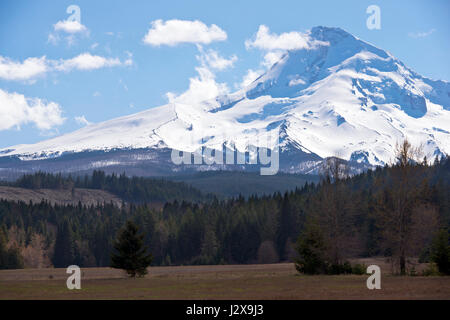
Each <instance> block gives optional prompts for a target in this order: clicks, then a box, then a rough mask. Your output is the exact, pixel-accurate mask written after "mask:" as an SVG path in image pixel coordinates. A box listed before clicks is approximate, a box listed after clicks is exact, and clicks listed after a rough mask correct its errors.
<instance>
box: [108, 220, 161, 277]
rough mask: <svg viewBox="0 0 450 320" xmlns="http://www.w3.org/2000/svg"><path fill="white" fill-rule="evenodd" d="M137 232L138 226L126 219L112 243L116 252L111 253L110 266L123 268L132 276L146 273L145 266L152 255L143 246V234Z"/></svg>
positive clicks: (150, 260) (140, 275)
mask: <svg viewBox="0 0 450 320" xmlns="http://www.w3.org/2000/svg"><path fill="white" fill-rule="evenodd" d="M138 232H139V230H138V227H137V226H136V225H135V224H134V223H133V222H131V221H128V222H127V223H126V225H125V227H124V228H123V229H122V230H121V231H120V232H119V235H118V236H117V239H116V241H115V243H114V245H113V246H114V249H115V251H116V253H112V255H111V267H112V268H117V269H123V270H125V271H126V272H127V273H128V275H129V276H130V277H133V278H135V277H136V276H139V277H142V276H144V275H145V274H147V267H148V266H149V265H150V264H151V262H152V256H151V254H147V247H146V246H144V235H142V234H139V233H138Z"/></svg>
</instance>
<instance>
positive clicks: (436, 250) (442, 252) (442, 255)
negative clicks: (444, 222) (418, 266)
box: [431, 229, 450, 275]
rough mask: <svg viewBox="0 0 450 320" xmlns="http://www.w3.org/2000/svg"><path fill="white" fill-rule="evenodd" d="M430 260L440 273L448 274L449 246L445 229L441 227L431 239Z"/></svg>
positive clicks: (449, 267)
mask: <svg viewBox="0 0 450 320" xmlns="http://www.w3.org/2000/svg"><path fill="white" fill-rule="evenodd" d="M431 260H432V261H433V262H434V263H436V265H437V267H438V269H439V272H440V273H443V274H447V275H448V274H450V246H449V245H448V232H447V230H444V229H441V230H440V231H439V232H438V234H437V235H436V237H435V238H434V239H433V244H432V248H431Z"/></svg>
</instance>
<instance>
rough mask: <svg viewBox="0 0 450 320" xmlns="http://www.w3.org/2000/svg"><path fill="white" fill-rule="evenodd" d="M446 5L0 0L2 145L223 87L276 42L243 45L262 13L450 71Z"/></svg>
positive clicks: (270, 27)
mask: <svg viewBox="0 0 450 320" xmlns="http://www.w3.org/2000/svg"><path fill="white" fill-rule="evenodd" d="M70 5H77V6H78V7H79V8H80V20H79V24H75V25H74V24H72V25H68V24H65V22H66V21H68V19H69V17H70V16H71V14H69V13H67V12H66V9H67V8H68V7H69V6H70ZM369 5H378V6H379V7H380V10H381V29H379V30H369V29H368V28H367V26H366V20H367V18H368V16H369V15H368V14H367V13H366V8H367V7H368V6H369ZM449 9H450V2H449V1H448V0H435V1H411V0H410V1H376V0H371V1H360V0H354V1H350V0H348V1H333V0H330V1H320V0H316V1H298V0H297V1H282V0H278V1H273V0H272V1H262V0H258V1H212V0H208V1H199V0H196V1H186V0H185V1H155V0H152V1H137V0H135V1H73V0H71V1H52V0H49V1H20V0H19V1H17V0H15V1H12V0H6V1H1V2H0V117H1V119H0V147H7V146H11V145H15V144H22V143H34V142H37V141H40V140H44V139H47V138H49V137H52V136H55V135H59V134H63V133H66V132H70V131H73V130H76V129H78V128H81V127H82V126H84V125H86V123H87V122H91V123H95V122H100V121H104V120H107V119H111V118H115V117H118V116H122V115H127V114H131V113H135V112H139V111H142V110H145V109H148V108H151V107H155V106H158V105H162V104H165V103H167V102H168V101H169V98H168V95H167V93H168V92H171V93H172V94H171V98H170V99H177V98H178V99H182V98H183V99H199V98H200V97H197V96H196V91H195V90H196V86H197V87H198V88H197V92H198V91H199V90H200V91H202V92H204V91H208V90H210V91H208V92H209V94H213V93H214V92H216V91H218V92H232V91H234V90H236V89H238V88H239V85H240V84H241V83H242V82H243V79H244V77H246V76H249V77H248V79H250V78H251V76H255V75H256V74H258V73H261V72H263V71H264V70H265V69H266V68H267V65H268V63H269V62H270V61H271V59H270V58H272V59H273V57H274V56H276V54H275V53H277V52H279V51H280V50H269V49H267V48H263V47H262V46H258V45H256V44H255V42H254V45H253V46H252V45H247V46H246V45H245V43H246V41H247V43H249V42H251V41H254V40H255V39H257V35H256V34H257V32H258V30H261V29H260V26H261V25H264V26H266V27H267V29H266V31H267V33H268V34H269V35H271V36H273V37H275V38H276V37H279V36H281V35H282V34H284V33H290V32H298V33H304V32H306V31H307V30H309V29H311V28H312V27H314V26H318V25H324V26H332V27H341V28H343V29H345V30H347V31H348V32H350V33H352V34H354V35H355V36H357V37H359V38H361V39H363V40H365V41H368V42H370V43H372V44H374V45H376V46H378V47H381V48H383V49H385V50H387V51H389V52H390V53H391V54H393V55H394V56H396V57H397V58H399V59H400V60H402V61H403V62H404V63H405V64H406V65H407V66H409V67H410V68H412V69H413V70H415V71H417V72H418V73H420V74H422V75H424V76H427V77H431V78H434V79H443V80H450V61H449V59H448V54H447V53H448V52H449V51H450V42H449V40H448V39H450V22H449V16H448V14H449V12H450V10H449ZM158 20H160V21H159V22H155V21H158ZM174 21H178V22H179V21H181V23H178V24H176V23H173V22H174ZM194 21H197V22H196V23H194ZM58 22H60V24H58ZM152 23H153V24H152ZM174 28H175V29H174ZM177 28H178V29H177ZM180 28H181V29H183V28H184V30H191V31H192V32H190V33H188V34H187V33H186V32H183V30H180ZM190 28H192V29H190ZM151 30H153V33H151V36H150V37H149V40H148V41H147V43H146V41H145V40H144V39H145V37H146V35H148V33H149V31H151ZM170 30H177V32H180V34H179V35H177V36H176V37H175V36H174V32H169V36H167V32H168V31H170ZM202 30H203V31H202ZM158 32H159V34H158ZM202 32H203V33H202ZM183 37H185V38H183ZM183 39H184V40H183ZM158 41H159V42H158ZM269 52H271V53H274V54H273V55H272V56H270V55H269V56H267V54H268V53H269ZM249 70H250V72H249ZM190 86H191V87H190ZM208 92H207V93H208ZM183 94H185V95H183ZM5 106H6V107H5ZM2 109H3V110H2ZM18 110H19V111H18Z"/></svg>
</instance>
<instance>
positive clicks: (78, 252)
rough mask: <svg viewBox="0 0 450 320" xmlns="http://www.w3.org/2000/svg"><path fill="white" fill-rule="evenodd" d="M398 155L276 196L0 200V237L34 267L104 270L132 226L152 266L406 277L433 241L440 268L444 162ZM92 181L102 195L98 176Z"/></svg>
mask: <svg viewBox="0 0 450 320" xmlns="http://www.w3.org/2000/svg"><path fill="white" fill-rule="evenodd" d="M401 148H402V147H399V150H398V153H397V156H398V159H397V161H396V163H395V164H393V165H390V166H385V167H378V168H376V169H375V170H370V171H367V172H364V173H361V174H359V175H356V176H351V177H350V176H349V175H348V173H347V171H346V166H345V162H343V161H341V160H340V159H338V158H331V159H329V160H328V161H327V162H326V164H325V167H324V171H323V175H322V180H321V182H320V183H317V184H312V183H310V184H308V183H306V184H305V185H304V186H303V187H301V188H297V189H295V190H292V191H290V192H286V193H284V194H281V193H274V194H272V195H266V196H251V197H248V198H244V197H237V198H232V199H227V200H218V199H214V198H213V199H211V200H210V201H206V202H192V201H178V200H173V201H169V202H166V204H165V205H164V207H163V208H161V209H155V208H154V207H151V206H149V205H148V204H146V203H128V204H127V205H124V206H122V207H120V208H119V207H116V206H114V205H112V204H107V203H105V204H99V205H96V206H94V205H91V206H86V205H83V204H81V203H79V204H78V205H52V204H50V203H48V202H45V201H42V202H40V203H24V202H12V201H6V200H1V201H0V225H1V228H0V229H1V230H0V234H1V235H2V237H3V238H4V239H5V240H4V243H6V245H5V248H9V249H11V248H17V250H16V252H20V253H21V256H22V259H23V264H24V265H25V266H33V267H37V266H51V265H53V266H55V267H66V266H68V265H70V264H77V265H79V266H82V267H83V266H84V267H88V266H98V267H102V266H109V265H110V262H111V261H110V254H111V252H113V251H114V250H113V244H114V239H115V238H116V236H117V234H118V231H119V230H120V229H121V227H122V226H123V225H125V224H126V222H127V221H133V222H134V223H135V224H136V225H137V226H139V229H140V230H141V231H142V232H143V233H144V234H145V237H144V238H143V242H144V244H145V245H146V246H148V247H149V249H150V252H151V254H152V257H153V259H152V264H153V265H188V264H231V263H274V262H279V261H296V262H297V267H298V269H299V270H300V271H302V272H306V273H308V272H309V273H342V272H345V270H348V260H349V259H350V258H355V257H370V256H385V257H387V258H388V259H390V260H391V261H392V265H393V267H394V268H395V270H397V272H398V273H405V272H406V271H407V269H408V267H409V265H410V263H411V261H412V260H411V258H414V257H419V258H420V259H421V261H430V259H434V258H433V257H434V256H435V253H434V251H433V243H434V242H435V239H437V238H438V237H437V235H439V237H440V238H439V239H441V240H440V245H441V246H442V247H443V248H444V249H443V250H444V251H442V252H443V254H441V255H443V256H444V258H441V259H444V260H445V259H447V258H445V254H446V253H445V252H446V251H445V250H447V251H448V229H449V226H450V194H449V193H450V186H449V183H450V159H449V158H448V157H442V158H441V159H437V160H435V161H434V163H433V164H428V162H427V161H421V162H419V161H412V158H413V157H412V147H411V146H410V145H409V146H408V145H406V146H403V148H404V150H403V154H402V150H401ZM92 180H93V181H95V183H94V182H89V183H94V185H96V186H97V187H101V186H102V185H101V184H100V185H99V184H98V183H99V182H102V181H103V183H105V185H103V187H104V188H109V187H108V186H107V184H108V183H109V182H106V181H110V180H107V179H106V177H105V178H97V177H96V178H95V179H94V178H92ZM130 181H131V182H130V183H133V181H139V180H133V179H130ZM89 185H91V184H89ZM0 239H1V237H0ZM436 241H437V240H436ZM445 242H447V243H446V244H445ZM445 248H447V249H445ZM9 249H8V250H9ZM19 260H20V259H19ZM308 268H309V269H308ZM311 268H312V269H311ZM310 271H311V272H310Z"/></svg>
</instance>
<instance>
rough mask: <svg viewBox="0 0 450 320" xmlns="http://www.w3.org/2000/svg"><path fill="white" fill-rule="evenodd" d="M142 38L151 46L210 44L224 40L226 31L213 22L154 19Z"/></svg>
mask: <svg viewBox="0 0 450 320" xmlns="http://www.w3.org/2000/svg"><path fill="white" fill-rule="evenodd" d="M151 25H152V26H151V28H150V29H149V30H148V31H147V34H146V35H145V37H144V38H143V41H144V43H146V44H149V45H152V46H161V45H167V46H176V45H178V44H180V43H195V44H210V43H211V42H214V41H224V40H226V39H227V33H226V32H225V31H223V30H222V29H221V28H220V27H218V26H217V25H215V24H212V25H210V26H207V25H206V24H205V23H203V22H201V21H199V20H195V21H190V20H178V19H173V20H167V21H163V20H155V21H153V22H151Z"/></svg>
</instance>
